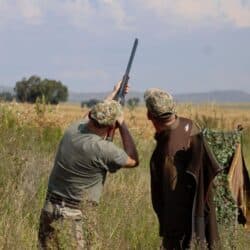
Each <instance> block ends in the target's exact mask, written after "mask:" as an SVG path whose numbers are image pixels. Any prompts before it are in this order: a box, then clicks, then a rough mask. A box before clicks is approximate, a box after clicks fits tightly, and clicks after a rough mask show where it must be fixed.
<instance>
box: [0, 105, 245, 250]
mask: <svg viewBox="0 0 250 250" xmlns="http://www.w3.org/2000/svg"><path fill="white" fill-rule="evenodd" d="M87 112H88V111H87V109H82V108H81V107H80V105H70V104H59V105H57V106H50V105H43V104H34V105H31V104H17V103H10V104H5V103H0V249H17V250H20V249H21V250H22V249H23V250H29V249H36V244H37V230H38V221H39V214H40V210H41V208H42V205H43V202H44V198H45V194H46V188H47V181H48V176H49V173H50V171H51V168H52V165H53V160H54V155H55V152H56V147H57V145H58V142H59V140H60V138H61V136H62V134H63V131H64V130H65V128H66V127H67V126H68V125H69V124H70V123H71V122H72V121H76V120H78V119H81V118H82V117H83V116H84V115H85V114H86V113H87ZM177 112H178V115H179V116H185V117H188V118H191V119H194V120H195V121H196V122H197V123H198V124H199V125H200V126H201V127H209V128H213V129H218V130H223V131H228V130H234V129H235V128H236V127H237V125H238V124H242V126H243V127H244V131H243V143H244V144H243V150H244V153H245V160H246V163H247V165H248V166H249V167H250V153H249V150H250V104H247V103H246V104H227V105H223V106H219V105H217V104H214V103H211V104H200V105H193V104H180V105H178V108H177ZM125 120H126V121H127V124H128V126H129V128H130V130H131V133H132V134H133V136H134V138H135V142H136V145H137V147H138V151H139V155H140V165H139V167H138V168H136V169H133V170H126V169H123V170H120V171H118V172H117V173H116V174H110V175H109V176H108V178H107V181H106V184H105V189H104V194H103V196H102V200H101V203H100V206H99V208H98V210H99V211H98V212H99V213H98V221H99V223H98V234H99V236H98V238H97V239H96V242H95V249H103V250H108V249H109V250H110V249H114V250H116V249H124V250H125V249H149V250H150V249H152V250H153V249H159V245H160V238H159V237H158V224H157V220H156V216H155V214H154V212H153V209H152V206H151V200H150V184H149V183H150V179H149V159H150V156H151V153H152V150H153V148H154V146H155V141H154V139H153V136H154V130H153V127H152V125H151V123H150V122H149V121H148V120H147V118H146V109H145V107H144V106H139V107H136V108H130V109H129V108H127V107H126V108H125ZM115 143H117V144H120V139H119V135H118V133H116V137H115ZM220 235H221V240H222V246H223V249H225V250H227V249H239V250H245V249H246V250H247V249H249V242H250V231H248V230H247V229H244V228H243V227H242V226H238V225H232V227H225V225H223V223H222V224H221V225H220Z"/></svg>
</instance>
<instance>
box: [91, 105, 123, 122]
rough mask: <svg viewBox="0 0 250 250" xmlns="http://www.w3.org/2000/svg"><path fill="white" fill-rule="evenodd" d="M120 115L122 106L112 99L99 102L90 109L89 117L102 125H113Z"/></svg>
mask: <svg viewBox="0 0 250 250" xmlns="http://www.w3.org/2000/svg"><path fill="white" fill-rule="evenodd" d="M120 115H122V107H121V105H120V104H119V103H118V102H117V101H114V100H105V101H103V102H99V103H97V104H96V105H95V106H94V107H93V108H92V109H91V111H90V117H91V118H92V119H94V120H95V121H97V122H98V124H99V125H102V126H111V125H113V124H114V123H115V122H116V120H117V118H118V117H119V116H120Z"/></svg>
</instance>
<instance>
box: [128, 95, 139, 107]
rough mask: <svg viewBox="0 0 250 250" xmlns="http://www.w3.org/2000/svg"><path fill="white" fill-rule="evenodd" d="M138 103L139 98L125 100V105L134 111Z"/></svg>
mask: <svg viewBox="0 0 250 250" xmlns="http://www.w3.org/2000/svg"><path fill="white" fill-rule="evenodd" d="M139 103H140V98H138V97H133V98H130V99H128V100H127V105H128V107H129V108H130V109H134V108H135V107H137V106H138V105H139Z"/></svg>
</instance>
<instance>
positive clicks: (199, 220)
mask: <svg viewBox="0 0 250 250" xmlns="http://www.w3.org/2000/svg"><path fill="white" fill-rule="evenodd" d="M144 99H145V102H146V106H147V111H148V112H147V115H148V119H149V120H150V121H151V122H152V124H153V126H154V128H155V131H156V133H155V139H156V142H157V145H156V148H155V150H154V152H153V154H152V157H151V161H150V173H151V195H152V203H153V208H154V210H155V212H156V214H157V217H158V220H159V226H160V236H162V237H163V240H162V249H167V250H174V249H175V250H177V249H188V248H190V246H191V242H192V240H194V241H193V242H196V244H199V245H200V246H201V247H205V245H207V246H208V248H209V249H211V248H213V247H215V246H216V245H217V244H218V239H219V237H218V231H217V223H216V217H215V209H214V205H213V202H212V192H211V191H212V190H211V186H212V185H211V184H212V180H213V179H214V177H215V176H216V174H217V173H218V172H219V171H220V166H219V165H218V163H217V162H216V161H215V160H214V157H213V156H212V154H211V153H210V151H209V150H208V148H207V145H206V142H205V141H204V140H203V137H202V133H201V132H200V130H199V128H198V127H197V126H196V125H195V124H194V123H193V121H192V120H190V119H187V118H183V117H178V116H177V115H176V111H175V104H174V101H173V98H172V96H171V95H170V94H168V93H167V92H165V91H163V90H160V89H149V90H147V91H146V92H145V94H144Z"/></svg>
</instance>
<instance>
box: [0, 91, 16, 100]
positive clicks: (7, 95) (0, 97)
mask: <svg viewBox="0 0 250 250" xmlns="http://www.w3.org/2000/svg"><path fill="white" fill-rule="evenodd" d="M14 98H15V96H14V95H12V94H11V93H10V92H6V91H4V92H2V93H0V101H4V102H12V101H13V99H14Z"/></svg>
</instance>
